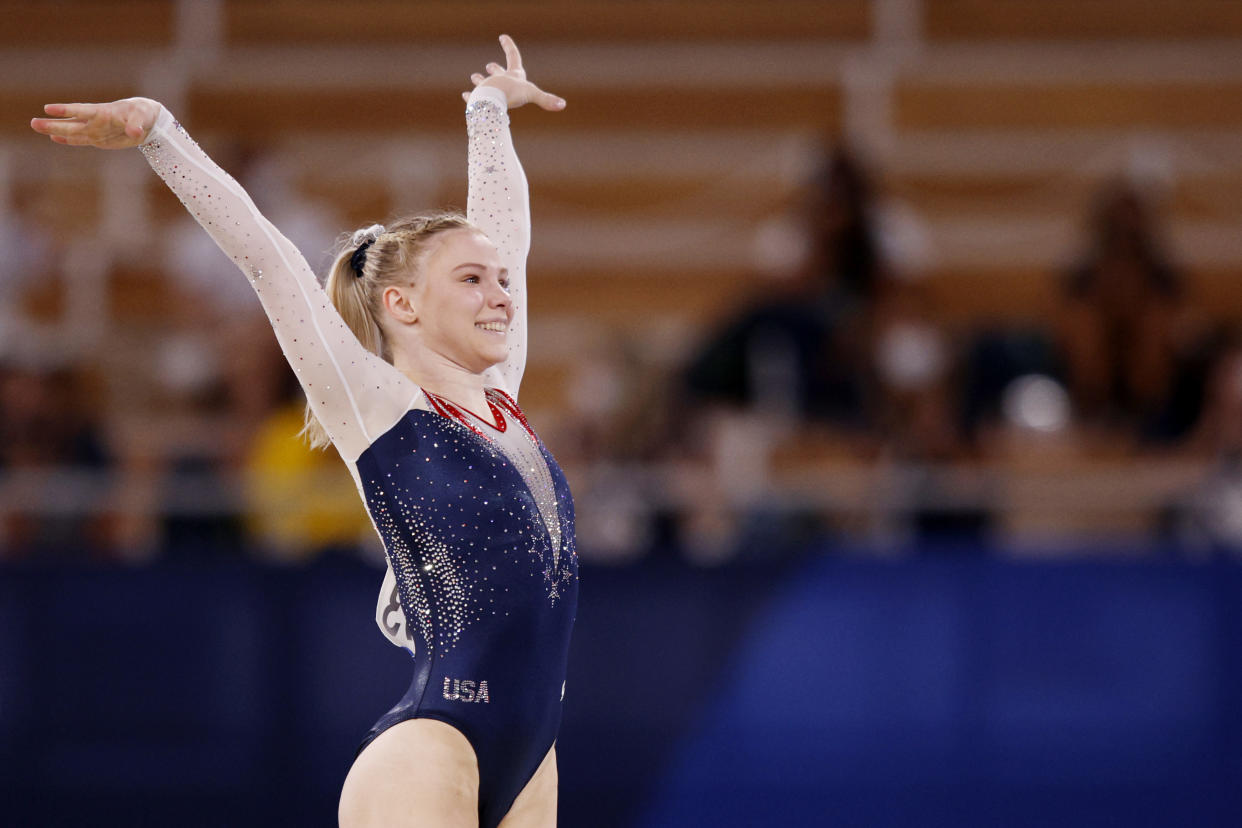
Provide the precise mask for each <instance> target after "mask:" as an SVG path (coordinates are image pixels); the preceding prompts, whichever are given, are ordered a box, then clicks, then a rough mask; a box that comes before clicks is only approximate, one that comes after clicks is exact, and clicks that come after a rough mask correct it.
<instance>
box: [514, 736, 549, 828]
mask: <svg viewBox="0 0 1242 828" xmlns="http://www.w3.org/2000/svg"><path fill="white" fill-rule="evenodd" d="M557 782H558V779H557V773H556V746H555V745H553V746H552V747H551V748H550V749H549V750H548V755H547V756H545V757H543V761H542V762H540V763H539V769H538V770H536V771H535V775H534V776H532V777H531V778H530V781H529V782H527V783H526V787H524V788H522V792H521V793H520V794H518V798H517V799H515V800H514V801H513V807H512V808H510V809H509V813H507V814H505V818H504V819H503V820H501V821H500V828H555V826H556V791H557Z"/></svg>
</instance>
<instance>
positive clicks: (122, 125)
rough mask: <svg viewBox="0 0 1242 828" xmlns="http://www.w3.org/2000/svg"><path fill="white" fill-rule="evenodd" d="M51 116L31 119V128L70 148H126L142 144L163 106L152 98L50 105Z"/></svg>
mask: <svg viewBox="0 0 1242 828" xmlns="http://www.w3.org/2000/svg"><path fill="white" fill-rule="evenodd" d="M43 111H44V112H46V113H47V114H48V115H49V116H50V117H47V118H32V119H31V120H30V128H31V129H33V130H34V131H35V132H38V133H41V134H43V135H46V136H48V137H49V138H51V139H52V140H53V141H55V142H56V143H58V144H66V145H68V146H71V147H99V148H100V149H126V148H128V147H136V146H138V145H139V144H141V143H142V142H143V141H144V140H146V137H147V135H148V134H150V132H151V128H152V127H154V126H155V119H156V118H158V117H159V114H160V105H159V103H158V102H156V101H153V100H151V99H150V98H125V99H123V100H119V101H113V102H112V103H101V104H89V103H86V104H83V103H72V104H48V105H47V106H45V107H43Z"/></svg>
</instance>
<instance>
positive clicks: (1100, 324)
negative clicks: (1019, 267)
mask: <svg viewBox="0 0 1242 828" xmlns="http://www.w3.org/2000/svg"><path fill="white" fill-rule="evenodd" d="M1153 224H1154V222H1153V218H1152V212H1151V206H1150V205H1149V204H1148V202H1147V201H1146V199H1145V198H1144V197H1143V195H1142V194H1141V193H1140V192H1138V191H1137V190H1136V189H1135V188H1134V187H1132V186H1130V185H1128V184H1125V183H1113V184H1110V185H1108V186H1107V187H1106V188H1105V189H1104V190H1103V192H1101V193H1100V195H1099V197H1098V199H1097V201H1096V204H1095V207H1094V211H1093V214H1092V217H1091V239H1090V242H1089V245H1088V249H1087V252H1086V254H1085V256H1084V258H1083V261H1082V262H1081V263H1080V264H1079V265H1077V266H1076V267H1075V268H1074V269H1073V270H1072V271H1071V273H1070V274H1069V277H1068V279H1067V280H1066V282H1065V284H1064V291H1063V307H1062V310H1061V313H1060V314H1059V319H1060V323H1061V331H1060V333H1061V341H1062V345H1063V349H1064V353H1065V360H1066V370H1067V379H1068V383H1069V389H1070V394H1071V397H1072V399H1073V402H1074V406H1075V409H1076V412H1077V414H1078V416H1079V417H1080V418H1082V419H1083V420H1084V421H1086V422H1087V423H1090V424H1097V425H1102V426H1104V427H1106V428H1111V429H1116V430H1118V431H1121V432H1123V433H1126V434H1129V435H1132V436H1134V437H1136V438H1138V439H1139V440H1141V441H1143V442H1147V443H1156V444H1160V443H1171V442H1175V441H1177V440H1179V439H1181V438H1182V437H1184V436H1185V435H1186V434H1187V433H1188V432H1189V430H1190V429H1191V428H1192V427H1193V425H1194V422H1195V419H1196V418H1197V416H1198V413H1199V405H1200V401H1201V393H1202V372H1201V371H1197V372H1196V371H1195V370H1193V368H1194V364H1195V358H1194V353H1195V347H1196V344H1197V342H1196V339H1195V336H1194V331H1193V330H1189V331H1188V330H1187V321H1188V317H1187V308H1186V305H1185V301H1184V300H1185V293H1186V289H1185V285H1184V284H1183V280H1182V277H1181V275H1180V274H1179V273H1178V271H1177V270H1176V269H1175V268H1174V267H1173V266H1172V265H1171V264H1170V262H1169V260H1168V257H1167V256H1166V254H1165V252H1164V250H1163V249H1162V246H1161V243H1160V239H1159V234H1158V233H1157V231H1156V229H1155V227H1154V226H1153Z"/></svg>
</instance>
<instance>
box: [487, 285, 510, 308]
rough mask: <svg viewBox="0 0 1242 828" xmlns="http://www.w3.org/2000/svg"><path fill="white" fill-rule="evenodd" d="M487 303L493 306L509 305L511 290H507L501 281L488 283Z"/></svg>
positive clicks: (502, 306) (503, 306) (505, 306)
mask: <svg viewBox="0 0 1242 828" xmlns="http://www.w3.org/2000/svg"><path fill="white" fill-rule="evenodd" d="M487 305H488V307H492V308H507V307H509V291H507V290H505V288H504V287H503V286H501V284H500V282H499V281H491V282H489V283H488V289H487Z"/></svg>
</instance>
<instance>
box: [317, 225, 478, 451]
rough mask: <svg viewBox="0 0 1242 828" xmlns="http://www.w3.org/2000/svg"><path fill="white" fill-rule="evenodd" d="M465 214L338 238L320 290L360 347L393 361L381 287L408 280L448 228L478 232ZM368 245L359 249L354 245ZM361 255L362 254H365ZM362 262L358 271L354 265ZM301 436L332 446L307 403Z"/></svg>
mask: <svg viewBox="0 0 1242 828" xmlns="http://www.w3.org/2000/svg"><path fill="white" fill-rule="evenodd" d="M477 229H478V228H476V227H475V226H474V225H473V224H471V223H470V222H469V221H468V220H467V219H466V217H465V216H463V215H461V214H460V213H453V212H435V213H424V214H420V215H416V216H407V217H405V218H402V219H398V220H397V221H395V222H393V223H392V224H390V225H389V226H388V227H386V228H385V227H384V226H383V225H382V224H373V225H371V226H370V227H367V228H364V229H362V230H358V231H355V232H354V233H351V234H349V235H345V236H342V237H341V239H340V241H339V242H338V243H337V249H336V256H335V258H334V259H333V261H332V267H331V268H330V269H329V270H328V277H327V280H326V282H325V284H324V290H325V291H326V292H327V294H328V299H329V300H330V301H331V302H332V304H333V305H334V306H335V307H336V310H337V312H338V313H340V315H341V318H342V319H344V320H345V324H346V325H348V326H349V329H350V330H351V331H353V332H354V336H356V337H358V341H359V342H361V343H362V347H364V348H366V349H367V350H368V351H370V352H371V353H373V354H375V355H377V356H379V357H381V358H383V359H384V360H386V361H388V362H392V353H391V352H390V350H389V347H388V342H387V341H385V339H384V328H383V326H382V325H381V324H380V319H382V318H383V317H382V314H383V312H384V300H383V295H384V289H385V288H387V287H388V286H390V285H397V284H409V281H410V278H411V276H417V275H418V269H419V267H420V266H421V264H422V262H421V259H422V257H423V255H424V254H425V253H426V252H427V246H428V242H430V241H431V239H432V238H434V237H435V236H436V235H438V234H440V233H443V232H445V231H447V230H477ZM363 245H367V247H366V249H365V251H364V253H362V254H360V253H359V248H360V247H362V246H363ZM364 256H365V258H364ZM359 264H361V265H362V271H361V273H359V272H358V270H356V269H355V268H356V266H357V265H359ZM302 434H303V435H304V436H305V437H306V440H307V442H309V443H310V445H311V448H325V447H327V446H328V445H330V444H331V442H332V441H331V439H330V438H329V437H328V432H327V430H326V429H324V427H323V424H322V423H320V422H319V420H318V419H316V417H315V415H314V412H312V411H311V407H310V403H307V405H306V424H305V426H304V427H303V429H302Z"/></svg>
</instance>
